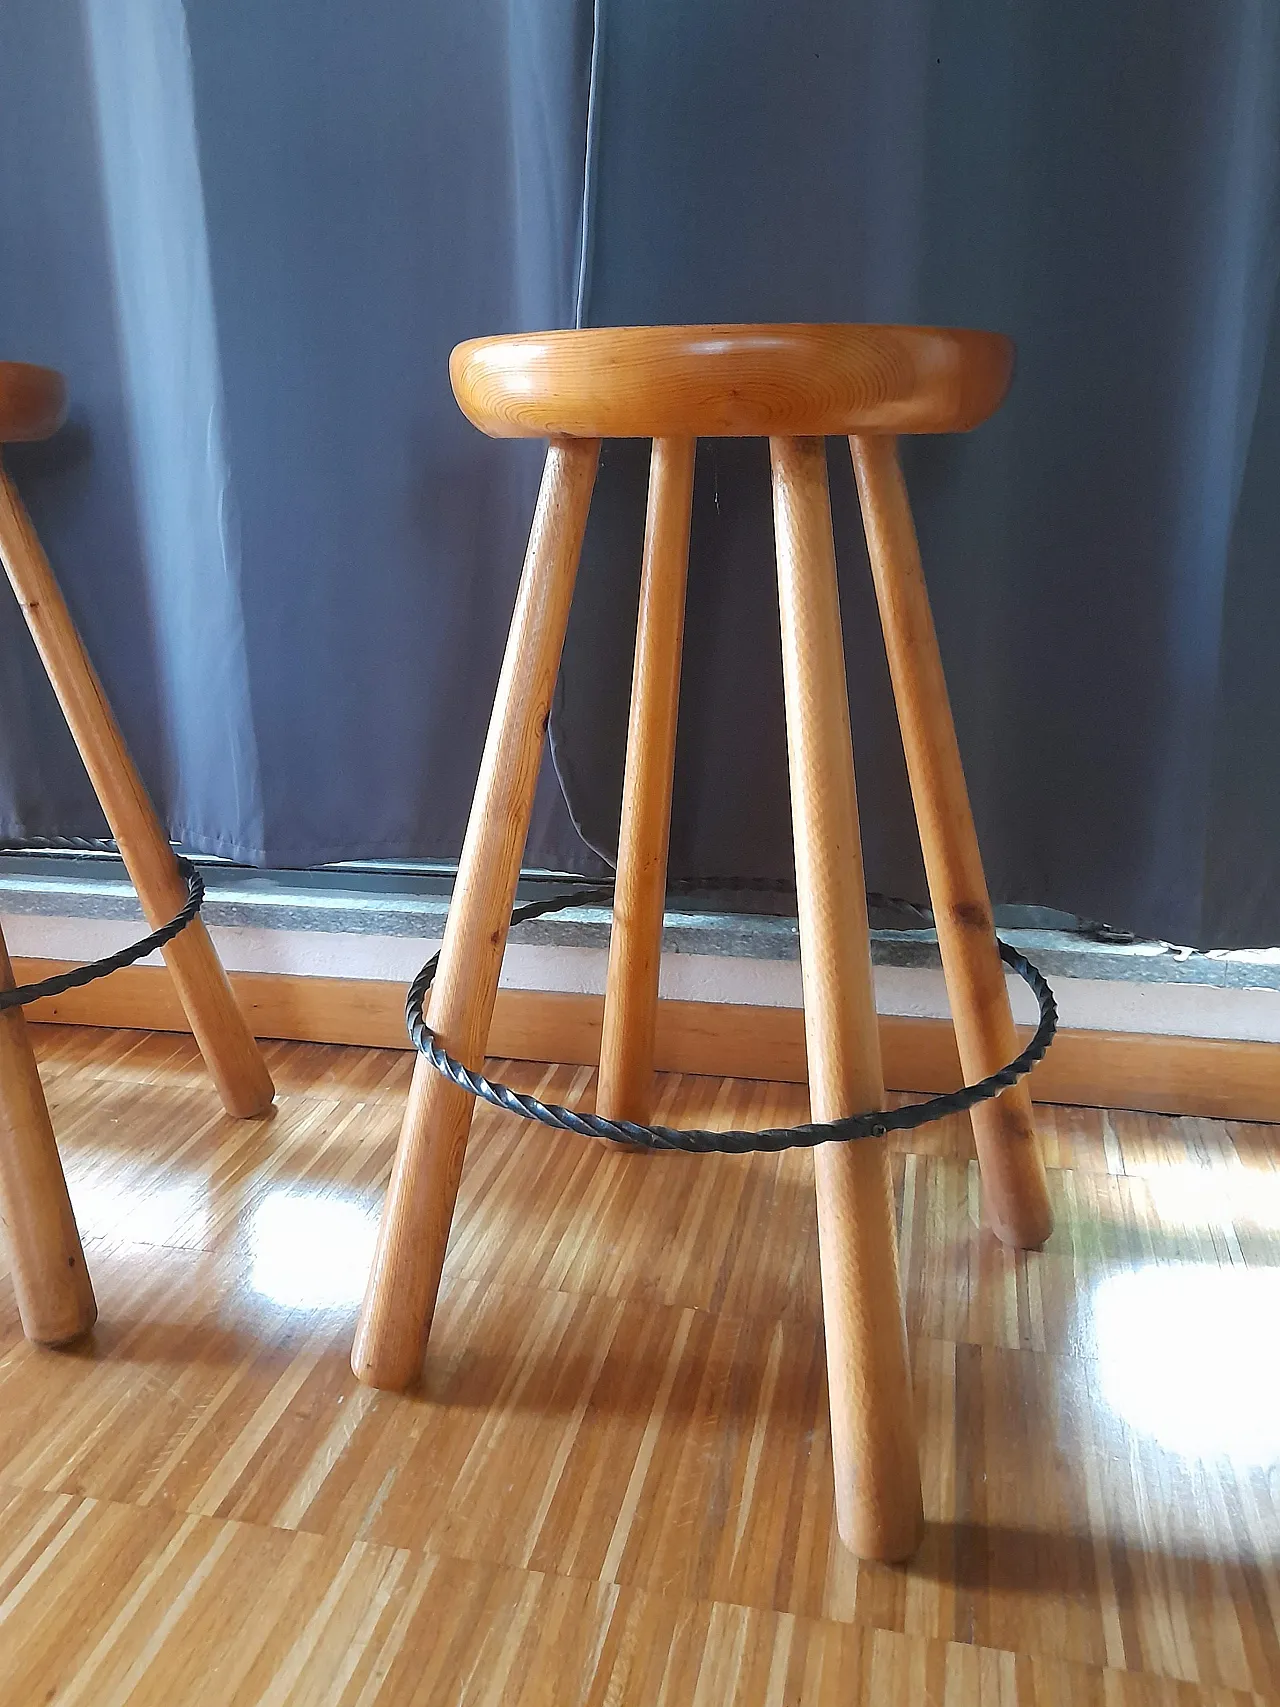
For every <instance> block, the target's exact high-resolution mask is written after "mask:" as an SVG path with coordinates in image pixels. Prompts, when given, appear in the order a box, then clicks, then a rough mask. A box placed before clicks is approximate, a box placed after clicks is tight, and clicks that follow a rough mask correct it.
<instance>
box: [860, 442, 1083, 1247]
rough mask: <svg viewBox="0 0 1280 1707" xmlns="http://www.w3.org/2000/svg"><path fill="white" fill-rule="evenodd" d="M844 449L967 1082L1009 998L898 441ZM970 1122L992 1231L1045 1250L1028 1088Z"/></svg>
mask: <svg viewBox="0 0 1280 1707" xmlns="http://www.w3.org/2000/svg"><path fill="white" fill-rule="evenodd" d="M849 446H850V449H851V451H852V453H853V469H854V474H855V475H856V477H857V481H858V496H859V498H860V500H861V503H862V519H863V525H864V526H865V528H866V534H867V549H868V552H869V554H870V558H871V571H872V574H873V576H874V577H875V585H876V597H877V599H878V600H879V602H880V621H881V624H882V626H883V628H884V642H885V648H886V650H887V652H888V655H889V673H890V676H891V677H892V680H893V693H894V698H895V699H896V701H897V705H898V720H899V722H900V724H901V726H902V744H903V747H904V749H905V751H906V756H907V773H908V775H909V777H910V779H911V795H912V799H913V800H914V802H915V809H916V819H917V821H918V823H919V826H920V845H921V847H922V849H923V851H924V864H925V872H926V874H927V876H928V879H929V894H930V897H931V899H932V902H933V913H934V920H935V923H936V925H937V930H938V946H939V949H940V950H941V954H942V969H943V972H944V974H945V975H946V981H947V994H948V996H949V998H950V1002H951V1012H952V1015H953V1018H954V1021H955V1028H956V1042H957V1044H958V1046H959V1051H960V1065H961V1067H962V1069H963V1071H964V1076H965V1079H966V1081H967V1082H968V1083H970V1084H972V1083H974V1082H976V1081H977V1080H978V1079H982V1078H985V1077H986V1075H987V1074H988V1073H992V1072H995V1070H996V1069H997V1068H998V1067H1002V1066H1003V1065H1004V1064H1005V1062H1006V1061H1011V1060H1012V1059H1013V1057H1014V1056H1015V1055H1016V1054H1017V1053H1018V1049H1019V1043H1018V1039H1017V1033H1016V1032H1015V1030H1014V1025H1013V1014H1012V1011H1011V1010H1010V1007H1009V991H1008V987H1007V986H1006V984H1005V978H1004V966H1003V965H1002V963H1001V960H1000V955H999V952H998V950H997V948H996V939H995V929H994V926H993V924H992V921H991V902H990V900H989V898H988V895H987V882H986V878H985V876H984V875H983V871H982V859H981V856H980V854H979V852H978V838H977V834H976V832H975V830H974V826H973V813H972V811H971V810H970V807H969V795H968V791H967V789H966V788H965V782H964V770H963V768H962V766H961V763H960V748H959V746H958V745H957V742H956V732H955V725H954V723H953V722H952V719H951V705H950V701H949V700H948V698H947V684H946V681H945V679H944V677H943V674H942V659H941V656H940V655H939V652H938V638H937V635H936V633H935V631H934V626H933V615H932V612H931V611H930V609H929V593H928V589H927V587H926V585H925V580H924V573H923V571H922V569H921V566H920V548H919V545H918V543H917V541H916V531H915V526H914V523H913V522H912V520H911V507H910V504H909V502H908V499H907V489H906V485H905V483H904V481H903V478H902V470H901V468H900V466H899V463H898V446H897V440H896V439H894V438H874V437H870V436H861V435H855V436H854V437H851V438H850V440H849ZM971 1118H972V1121H973V1132H974V1139H975V1142H976V1144H977V1149H978V1162H979V1165H980V1168H981V1172H982V1185H983V1193H984V1196H985V1199H986V1205H987V1214H988V1217H989V1219H990V1221H991V1225H992V1227H993V1228H994V1229H995V1231H996V1233H997V1234H998V1235H999V1237H1000V1238H1001V1239H1003V1240H1004V1242H1005V1243H1006V1244H1009V1245H1017V1246H1020V1247H1023V1248H1027V1249H1030V1248H1034V1247H1035V1246H1037V1245H1042V1244H1043V1243H1044V1241H1045V1240H1046V1239H1047V1238H1048V1237H1049V1234H1050V1233H1051V1232H1052V1231H1053V1211H1052V1209H1051V1208H1050V1205H1049V1193H1048V1188H1047V1186H1046V1183H1045V1174H1044V1163H1043V1162H1042V1160H1041V1157H1040V1149H1039V1145H1038V1144H1037V1142H1036V1133H1035V1125H1034V1122H1033V1119H1032V1113H1031V1093H1030V1091H1029V1090H1028V1088H1027V1084H1026V1081H1025V1079H1024V1080H1023V1081H1022V1082H1021V1083H1019V1084H1017V1085H1013V1086H1011V1087H1010V1088H1009V1089H1008V1090H1007V1091H1004V1092H1003V1093H1002V1094H1001V1095H1000V1096H998V1097H997V1098H996V1099H995V1100H994V1101H993V1102H987V1103H983V1104H982V1105H981V1106H980V1107H979V1108H975V1109H974V1110H973V1111H972V1115H971Z"/></svg>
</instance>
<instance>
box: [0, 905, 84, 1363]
mask: <svg viewBox="0 0 1280 1707" xmlns="http://www.w3.org/2000/svg"><path fill="white" fill-rule="evenodd" d="M13 983H14V979H13V968H12V966H11V965H10V964H9V955H8V952H7V950H6V949H5V946H4V941H3V938H0V989H3V990H11V989H12V988H13ZM0 1221H2V1222H3V1223H4V1229H5V1242H6V1243H7V1245H8V1247H9V1258H10V1263H11V1265H12V1269H13V1289H14V1293H15V1295H16V1297H17V1303H18V1316H19V1319H20V1320H21V1322H22V1331H23V1333H24V1334H25V1335H26V1336H27V1338H28V1339H29V1340H35V1341H37V1342H38V1343H39V1344H41V1345H64V1344H65V1343H66V1342H67V1341H68V1340H74V1339H78V1338H79V1337H80V1335H81V1334H85V1333H88V1331H89V1329H90V1328H91V1327H92V1326H93V1324H94V1322H95V1321H96V1320H97V1318H98V1306H97V1304H96V1303H95V1302H94V1297H93V1282H92V1281H91V1280H90V1279H89V1270H88V1268H87V1267H86V1266H85V1260H84V1251H83V1250H82V1249H81V1246H80V1233H79V1231H78V1229H77V1227H76V1221H75V1216H74V1215H73V1214H72V1210H71V1199H70V1198H69V1197H68V1195H67V1182H66V1178H65V1176H64V1175H63V1172H62V1162H61V1160H60V1159H59V1156H58V1146H57V1143H56V1142H55V1140H54V1136H53V1127H52V1125H51V1124H50V1121H49V1109H48V1105H47V1104H46V1102H45V1099H44V1090H43V1088H42V1086H41V1084H40V1073H39V1070H38V1068H37V1067H36V1059H35V1056H34V1055H33V1054H32V1051H31V1039H30V1038H29V1036H28V1035H27V1022H26V1020H25V1019H24V1018H23V1014H22V1009H21V1008H6V1009H5V1010H4V1011H3V1012H2V1013H0Z"/></svg>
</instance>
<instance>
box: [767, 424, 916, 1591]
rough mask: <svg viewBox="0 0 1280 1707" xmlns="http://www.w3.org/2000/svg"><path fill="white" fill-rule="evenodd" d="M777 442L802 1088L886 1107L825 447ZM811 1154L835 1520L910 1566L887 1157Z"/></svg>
mask: <svg viewBox="0 0 1280 1707" xmlns="http://www.w3.org/2000/svg"><path fill="white" fill-rule="evenodd" d="M770 451H771V454H772V460H773V514H774V530H775V533H776V536H777V550H778V602H779V608H780V612H781V618H782V671H783V688H784V692H785V696H786V709H787V747H788V755H789V762H790V771H791V811H792V817H793V820H794V824H795V851H796V889H797V894H798V899H799V913H800V964H801V971H802V974H803V978H804V1014H805V1038H806V1043H807V1047H808V1055H809V1092H810V1098H811V1101H812V1106H813V1117H814V1119H815V1120H834V1119H836V1118H837V1117H838V1116H839V1115H842V1114H854V1113H857V1112H860V1111H861V1110H864V1109H872V1108H882V1107H883V1106H884V1082H883V1078H882V1075H881V1070H880V1036H879V1029H878V1025H877V1021H876V1008H875V993H874V990H873V987H872V982H871V951H870V942H869V937H868V932H867V906H866V890H865V884H864V880H863V875H862V848H861V843H860V841H859V835H858V804H857V797H856V794H855V791H854V780H853V745H852V740H851V737H850V732H849V698H848V689H847V687H846V683H845V662H844V645H843V641H842V639H841V629H840V598H839V591H838V588H837V584H836V562H835V546H834V542H833V539H832V533H831V507H830V500H829V497H828V493H827V464H826V447H825V444H824V441H823V440H822V439H819V438H785V439H784V438H778V439H773V440H771V441H770ZM813 1159H814V1172H815V1175H816V1180H817V1188H818V1242H819V1253H820V1257H821V1262H822V1310H823V1319H824V1322H825V1325H826V1339H827V1369H828V1380H829V1383H830V1388H831V1441H832V1451H833V1455H834V1458H835V1477H836V1517H837V1522H838V1525H839V1530H840V1535H841V1537H842V1539H843V1540H844V1542H845V1544H846V1545H847V1546H848V1547H850V1548H851V1549H852V1550H853V1552H855V1553H857V1554H859V1555H860V1556H861V1557H863V1558H874V1559H905V1558H906V1557H907V1556H908V1555H909V1554H910V1553H912V1552H913V1551H914V1550H915V1547H916V1545H917V1543H918V1541H919V1539H920V1532H921V1527H922V1524H923V1517H922V1511H921V1494H920V1468H919V1461H918V1457H917V1452H916V1432H915V1422H914V1418H913V1409H912V1399H911V1376H910V1370H909V1366H908V1362H907V1338H906V1329H905V1326H904V1323H903V1316H902V1299H901V1293H900V1290H899V1283H898V1251H897V1241H896V1239H895V1236H894V1225H893V1188H892V1182H891V1179H890V1173H889V1153H888V1150H887V1148H886V1146H885V1143H884V1141H883V1140H881V1139H863V1140H860V1141H858V1142H857V1143H853V1144H823V1145H820V1146H819V1147H818V1148H817V1149H816V1150H815V1151H814V1153H813Z"/></svg>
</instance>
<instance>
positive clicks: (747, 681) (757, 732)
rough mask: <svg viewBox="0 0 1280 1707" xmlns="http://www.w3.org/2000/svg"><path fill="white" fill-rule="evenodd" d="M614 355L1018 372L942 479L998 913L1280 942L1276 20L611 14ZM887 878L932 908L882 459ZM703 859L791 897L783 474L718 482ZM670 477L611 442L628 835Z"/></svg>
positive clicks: (604, 273)
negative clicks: (643, 545)
mask: <svg viewBox="0 0 1280 1707" xmlns="http://www.w3.org/2000/svg"><path fill="white" fill-rule="evenodd" d="M602 32H603V33H602V40H601V49H600V53H599V75H598V80H597V88H596V101H595V114H594V117H595V124H594V130H595V136H596V146H597V152H596V157H595V161H594V174H593V175H594V200H593V220H592V223H591V228H590V230H591V236H592V246H591V266H590V270H589V275H588V277H589V290H588V294H587V299H586V318H587V319H588V320H589V321H590V322H591V323H594V324H602V325H603V324H618V323H627V322H633V321H640V322H643V321H657V322H661V321H681V320H688V321H706V320H735V319H741V320H775V319H776V320H863V319H865V320H902V321H922V322H938V323H943V324H959V325H976V326H988V327H996V328H999V329H1002V330H1005V331H1008V332H1010V333H1012V334H1013V335H1014V337H1015V338H1016V339H1017V342H1018V349H1019V359H1018V372H1017V377H1016V381H1015V384H1014V388H1013V392H1012V395H1011V397H1010V400H1009V402H1008V403H1007V404H1006V406H1005V408H1004V409H1003V410H1002V411H1001V413H1000V414H999V415H998V416H997V417H996V418H995V419H994V420H993V421H992V422H991V423H990V424H989V425H988V426H986V427H984V428H982V429H981V430H980V431H979V432H977V433H975V434H973V435H972V436H970V437H968V438H965V439H960V440H947V441H942V440H938V441H932V440H918V441H915V442H913V443H911V444H909V445H907V446H906V455H905V461H906V466H907V476H908V480H909V483H910V486H911V490H912V494H913V499H914V503H915V507H916V512H917V521H918V526H919V530H920V535H921V544H922V549H923V553H924V559H925V568H926V572H927V574H928V577H929V582H930V587H931V592H932V595H933V600H934V604H935V611H936V616H937V620H938V626H939V630H940V636H941V644H942V648H943V654H944V662H945V664H946V667H947V671H948V676H949V681H950V685H951V690H952V696H953V699H954V705H955V713H956V720H957V724H958V728H959V733H960V740H961V746H962V749H963V752H964V757H965V763H966V770H967V774H968V778H969V783H970V787H971V791H972V794H973V798H974V805H975V810H976V814H977V818H978V823H979V832H980V835H981V839H982V846H983V850H984V854H985V856H986V861H987V869H988V873H989V877H990V880H991V886H992V889H993V892H994V894H995V896H996V898H997V900H999V901H1004V902H1027V903H1040V904H1044V905H1051V906H1056V907H1061V908H1065V909H1067V910H1070V911H1072V912H1077V913H1081V914H1084V915H1086V916H1090V917H1094V918H1102V919H1107V920H1110V921H1111V922H1113V923H1114V924H1117V925H1120V926H1125V927H1128V928H1130V929H1133V930H1136V931H1139V932H1144V933H1151V934H1154V935H1157V936H1161V937H1165V938H1170V939H1172V940H1175V941H1177V942H1183V943H1199V944H1204V945H1211V944H1225V943H1244V942H1253V943H1257V942H1266V943H1275V942H1280V787H1277V782H1280V775H1278V772H1280V762H1278V761H1280V671H1278V670H1277V668H1276V664H1275V657H1276V651H1277V645H1278V644H1280V474H1278V473H1277V470H1278V469H1280V436H1278V435H1280V319H1278V318H1277V294H1276V278H1277V263H1278V259H1280V257H1278V254H1277V233H1278V217H1277V216H1278V208H1280V203H1278V197H1277V166H1278V162H1277V138H1278V135H1280V126H1278V117H1277V97H1278V95H1280V8H1277V7H1276V6H1275V4H1274V0H1178V3H1174V0H1170V3H1168V4H1163V5H1159V6H1155V7H1153V6H1151V5H1150V4H1149V3H1147V0H1118V3H1117V0H1106V3H1105V4H1092V3H1091V4H1086V5H1077V6H1050V5H1034V4H1033V5H1029V6H1017V7H1010V6H1008V5H1006V4H1005V3H1004V0H974V3H973V4H969V5H965V6H953V5H948V4H945V3H944V0H901V3H898V4H894V5H888V4H880V3H878V0H873V3H867V4H859V5H854V6H833V5H831V4H829V3H828V0H793V3H792V4H791V5H789V6H786V7H778V6H773V5H766V4H763V3H760V0H750V3H746V4H744V3H743V0H703V4H701V5H699V6H696V7H692V6H687V5H684V4H679V3H677V0H644V3H640V0H605V4H604V6H603V8H602ZM830 467H831V481H832V499H833V506H834V511H835V520H836V530H837V546H838V552H839V556H840V560H841V564H842V575H843V602H844V620H845V632H846V644H847V651H848V656H849V674H850V689H851V700H852V709H853V719H854V737H855V744H856V748H857V759H858V771H859V779H858V780H859V792H860V797H861V802H862V808H863V832H864V836H865V839H866V851H867V868H868V881H869V882H870V884H871V885H872V886H873V887H875V888H877V889H882V890H887V891H889V892H893V893H898V894H906V895H911V896H921V895H922V894H923V877H922V872H921V868H920V863H919V855H918V852H917V849H916V842H915V834H914V825H913V822H912V818H911V812H910V805H909V800H908V795H907V789H906V780H905V773H904V770H903V765H902V759H901V752H900V747H899V743H898V737H897V732H896V727H895V721H894V716H893V710H892V703H891V699H890V697H889V691H888V682H887V673H886V668H885V664H884V658H883V651H882V647H881V642H880V638H879V631H878V622H877V618H876V615H875V607H874V600H873V598H872V596H871V592H870V588H869V583H868V571H867V567H866V560H865V552H864V549H863V546H862V543H861V538H860V526H859V522H858V516H857V503H856V496H855V494H854V492H853V487H852V479H851V475H850V470H849V461H848V454H847V450H846V449H845V447H844V446H843V445H842V444H833V445H832V446H831V447H830ZM698 475H699V485H698V490H697V497H696V500H695V514H694V524H693V556H692V562H691V589H690V603H689V616H688V633H687V650H686V661H685V668H684V682H683V697H682V706H681V715H682V728H681V737H680V745H679V752H678V760H677V764H678V777H677V799H676V806H675V822H674V827H673V864H674V869H675V870H676V871H677V872H679V873H680V874H682V875H692V874H695V873H710V872H715V873H726V872H739V873H751V874H758V875H767V874H777V873H780V872H783V871H785V870H787V869H788V866H789V861H790V840H789V826H788V810H787V788H786V768H785V748H784V735H783V727H782V716H781V680H780V660H779V648H778V636H777V612H776V598H775V593H774V589H773V581H772V567H771V553H772V532H771V520H770V509H769V493H768V470H767V457H766V453H765V451H764V449H763V447H762V446H760V445H753V444H739V443H729V442H720V443H718V444H704V445H703V446H702V447H701V450H700V454H699V466H698ZM645 480H646V467H645V456H644V454H643V447H640V446H633V445H626V446H617V447H613V448H612V449H611V451H610V453H609V455H608V457H607V460H606V464H605V467H604V470H603V473H602V477H601V487H600V501H599V502H598V504H597V509H596V514H595V517H594V519H593V527H592V533H591V535H590V538H589V546H588V552H587V562H586V565H585V571H584V577H583V591H582V596H581V597H580V600H579V603H578V605H577V607H576V609H575V618H574V627H573V630H572V633H571V638H570V645H569V650H568V656H567V659H566V662H565V668H564V671H563V673H562V680H561V691H560V696H559V702H558V706H557V713H556V719H555V726H554V732H555V742H556V753H557V759H558V763H559V767H560V774H561V777H562V779H563V781H564V784H565V787H566V792H567V795H568V799H569V801H570V804H571V806H572V808H573V811H574V813H575V816H576V818H577V821H578V822H579V824H580V826H581V828H582V830H583V832H584V834H585V835H586V837H587V839H588V840H589V841H591V842H592V843H593V844H594V845H596V846H598V847H602V848H608V847H611V846H613V845H614V843H615V840H616V834H617V819H618V806H617V799H618V787H619V777H620V754H621V750H622V736H623V729H624V724H625V716H626V694H627V687H628V669H629V664H628V657H629V652H630V648H631V644H632V619H633V613H634V608H635V599H636V574H637V562H638V549H639V548H638V541H639V538H640V534H641V531H642V527H643V505H644V486H645Z"/></svg>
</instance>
